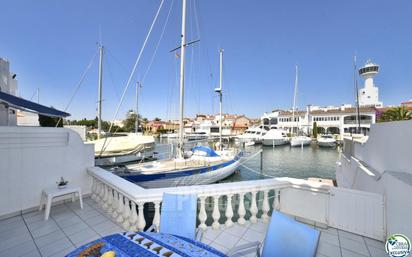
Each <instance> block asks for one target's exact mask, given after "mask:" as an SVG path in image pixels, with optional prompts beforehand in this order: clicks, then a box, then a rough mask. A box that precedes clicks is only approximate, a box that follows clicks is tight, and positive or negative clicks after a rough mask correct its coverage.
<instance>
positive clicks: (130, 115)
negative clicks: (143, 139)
mask: <svg viewBox="0 0 412 257" xmlns="http://www.w3.org/2000/svg"><path fill="white" fill-rule="evenodd" d="M143 120H145V118H144V119H143ZM141 126H142V116H141V115H139V127H141ZM123 130H124V131H125V132H134V131H135V130H136V113H135V112H134V111H133V110H129V111H128V112H127V114H126V119H125V120H124V121H123Z"/></svg>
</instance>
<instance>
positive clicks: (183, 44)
mask: <svg viewBox="0 0 412 257" xmlns="http://www.w3.org/2000/svg"><path fill="white" fill-rule="evenodd" d="M185 48H186V0H182V35H181V44H180V99H179V105H180V113H179V147H178V148H179V149H178V150H179V151H178V156H179V157H180V158H183V154H184V152H183V140H184V138H183V132H184V131H183V130H184V124H183V116H184V90H185Z"/></svg>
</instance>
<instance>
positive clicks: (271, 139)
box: [262, 128, 289, 146]
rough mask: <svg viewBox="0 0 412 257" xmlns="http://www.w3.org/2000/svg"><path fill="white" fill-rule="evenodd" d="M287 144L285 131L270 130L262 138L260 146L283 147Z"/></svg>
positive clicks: (287, 139) (287, 138)
mask: <svg viewBox="0 0 412 257" xmlns="http://www.w3.org/2000/svg"><path fill="white" fill-rule="evenodd" d="M287 143H289V137H288V135H287V131H285V130H282V129H277V128H272V129H271V130H269V131H268V132H266V134H265V135H264V136H263V137H262V144H263V145H268V146H277V145H285V144H287Z"/></svg>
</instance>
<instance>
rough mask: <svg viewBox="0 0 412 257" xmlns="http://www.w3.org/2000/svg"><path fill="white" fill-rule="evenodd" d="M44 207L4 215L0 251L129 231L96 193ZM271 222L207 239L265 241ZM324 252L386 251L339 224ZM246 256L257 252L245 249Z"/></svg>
mask: <svg viewBox="0 0 412 257" xmlns="http://www.w3.org/2000/svg"><path fill="white" fill-rule="evenodd" d="M43 215H44V212H38V211H34V212H30V213H27V214H24V215H20V216H16V217H13V218H8V219H4V220H0V256H5V257H39V256H43V257H49V256H64V255H65V254H67V253H69V252H70V251H72V250H73V249H75V248H76V247H78V246H81V245H83V244H85V243H87V242H90V241H92V240H94V239H97V238H99V237H102V236H106V235H109V234H113V233H117V232H121V231H123V229H122V228H121V227H120V226H119V225H117V224H116V223H115V222H114V221H112V220H111V218H110V217H109V216H108V215H107V214H106V213H105V212H104V211H103V210H101V209H100V208H99V207H98V206H97V204H96V203H95V202H94V201H93V200H91V199H90V198H86V199H85V201H84V209H83V210H81V209H80V208H79V204H78V202H75V203H65V204H60V205H57V206H53V207H52V210H51V214H50V218H49V220H48V221H44V219H43V218H44V216H43ZM266 229H267V224H264V223H262V222H260V221H259V222H258V223H257V224H250V223H247V224H246V225H244V226H240V225H237V224H235V225H234V226H233V227H231V228H229V229H225V228H224V227H223V226H222V228H221V229H219V230H212V229H211V228H208V229H207V230H206V231H205V233H204V235H203V239H202V241H203V242H205V243H206V244H209V245H211V246H213V247H215V248H217V249H219V250H221V251H222V252H227V251H228V250H229V249H231V248H232V247H234V246H236V245H241V244H244V243H247V242H252V241H256V240H259V241H262V240H263V239H264V237H265V233H266ZM318 229H319V230H320V231H321V237H320V242H319V246H318V253H317V256H318V257H336V256H339V257H365V256H372V257H384V256H385V257H386V256H388V255H387V254H386V253H385V251H384V247H383V243H381V242H378V241H376V240H373V239H369V238H365V237H362V236H359V235H355V234H352V233H348V232H345V231H341V230H336V229H333V228H329V229H321V228H318ZM242 256H254V255H253V253H245V255H242Z"/></svg>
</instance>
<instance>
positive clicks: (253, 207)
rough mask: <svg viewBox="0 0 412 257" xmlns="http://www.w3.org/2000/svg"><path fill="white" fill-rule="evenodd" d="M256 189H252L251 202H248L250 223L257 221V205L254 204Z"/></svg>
mask: <svg viewBox="0 0 412 257" xmlns="http://www.w3.org/2000/svg"><path fill="white" fill-rule="evenodd" d="M256 193H257V192H256V191H252V203H251V204H250V213H251V216H250V221H251V222H252V223H256V222H257V217H256V214H257V213H258V207H257V204H256Z"/></svg>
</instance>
